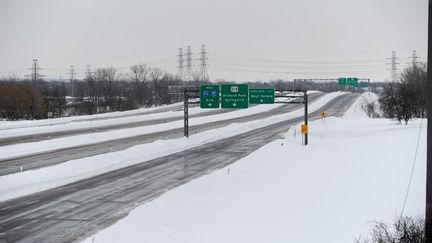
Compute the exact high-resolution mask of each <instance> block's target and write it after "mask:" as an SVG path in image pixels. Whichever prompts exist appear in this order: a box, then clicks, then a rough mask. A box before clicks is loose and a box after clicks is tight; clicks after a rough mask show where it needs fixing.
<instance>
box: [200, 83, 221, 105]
mask: <svg viewBox="0 0 432 243" xmlns="http://www.w3.org/2000/svg"><path fill="white" fill-rule="evenodd" d="M200 107H201V108H219V85H217V84H216V85H214V84H202V85H201V86H200Z"/></svg>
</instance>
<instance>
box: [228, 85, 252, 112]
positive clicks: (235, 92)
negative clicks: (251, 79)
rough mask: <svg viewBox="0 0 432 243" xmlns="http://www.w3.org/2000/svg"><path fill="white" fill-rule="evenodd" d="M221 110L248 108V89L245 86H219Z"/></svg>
mask: <svg viewBox="0 0 432 243" xmlns="http://www.w3.org/2000/svg"><path fill="white" fill-rule="evenodd" d="M221 91H222V93H221V97H222V99H221V106H222V108H241V109H245V108H248V107H249V93H248V91H249V87H248V85H247V84H222V86H221Z"/></svg>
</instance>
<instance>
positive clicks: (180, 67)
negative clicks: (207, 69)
mask: <svg viewBox="0 0 432 243" xmlns="http://www.w3.org/2000/svg"><path fill="white" fill-rule="evenodd" d="M177 62H178V66H177V69H178V70H177V72H178V77H179V79H180V80H183V78H184V77H183V75H184V54H183V48H179V54H178V61H177Z"/></svg>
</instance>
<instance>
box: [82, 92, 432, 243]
mask: <svg viewBox="0 0 432 243" xmlns="http://www.w3.org/2000/svg"><path fill="white" fill-rule="evenodd" d="M362 100H363V101H362ZM364 100H365V99H358V102H356V103H355V104H354V105H353V106H352V108H351V109H350V110H349V111H348V112H347V113H346V114H347V116H345V117H343V118H334V117H329V118H326V119H325V120H317V121H313V122H311V123H310V125H309V126H310V134H309V137H310V139H309V145H308V146H307V147H305V146H301V137H300V136H299V135H298V133H297V130H298V127H296V128H293V129H291V130H290V131H289V132H288V133H287V134H285V138H284V139H280V140H277V141H274V142H272V143H269V144H267V145H265V146H264V147H262V148H261V149H259V150H257V151H255V152H254V153H252V154H250V155H249V156H248V157H245V158H243V159H241V160H239V161H238V162H236V163H234V164H233V165H231V166H229V167H227V168H224V169H221V170H219V171H216V172H214V173H212V174H210V175H207V176H203V177H201V178H199V179H196V180H194V181H191V182H189V183H187V184H185V185H182V186H180V187H178V188H176V189H174V190H171V191H169V192H167V193H165V194H164V195H162V196H161V197H159V198H157V199H155V200H153V201H151V202H149V203H147V204H144V205H142V206H139V207H138V208H136V209H135V210H133V211H131V212H130V214H129V215H128V216H127V217H125V218H123V219H122V220H120V221H119V222H117V223H115V224H114V225H112V226H111V227H109V228H107V229H105V230H102V231H100V232H98V233H97V234H96V235H94V236H92V237H89V238H88V239H86V240H84V241H83V242H85V243H99V242H103V243H110V242H128V243H133V242H161V243H162V242H163V243H168V242H173V243H174V242H175V243H177V242H182V243H191V242H194V243H202V242H206V243H209V242H215V243H216V242H217V243H220V242H224V243H226V242H248V243H251V242H260V243H261V242H272V243H275V242H295V243H303V242H304V243H306V242H308V243H309V242H311V243H312V242H314V243H316V242H320V243H338V242H340V243H346V242H353V240H354V238H355V237H358V236H359V235H360V234H365V233H366V232H367V231H368V229H369V227H370V226H371V224H370V223H371V221H373V220H384V221H387V222H389V221H391V220H392V219H393V218H394V217H395V216H396V215H397V214H399V213H400V212H401V209H402V205H403V200H404V196H405V192H406V188H407V184H408V180H409V175H410V172H411V167H412V163H413V160H414V154H415V150H416V143H417V138H418V134H419V131H420V126H421V125H422V126H423V130H421V131H422V132H421V136H420V146H419V154H418V157H417V163H416V167H415V171H414V177H413V182H412V187H411V191H410V194H409V197H408V201H407V205H406V208H405V215H411V216H412V215H418V214H422V213H423V212H424V200H425V198H424V197H425V195H424V192H425V168H426V152H425V151H426V129H425V127H426V122H425V121H423V122H422V121H420V120H415V121H412V122H410V124H409V125H408V126H405V125H401V124H397V123H395V122H394V121H390V120H387V119H369V118H367V117H365V115H362V114H361V112H362V110H361V109H358V107H359V106H360V107H361V105H362V104H360V103H359V102H364ZM356 107H357V108H356ZM353 109H354V111H353Z"/></svg>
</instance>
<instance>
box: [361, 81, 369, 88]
mask: <svg viewBox="0 0 432 243" xmlns="http://www.w3.org/2000/svg"><path fill="white" fill-rule="evenodd" d="M367 86H368V82H360V87H362V88H366V87H367Z"/></svg>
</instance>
